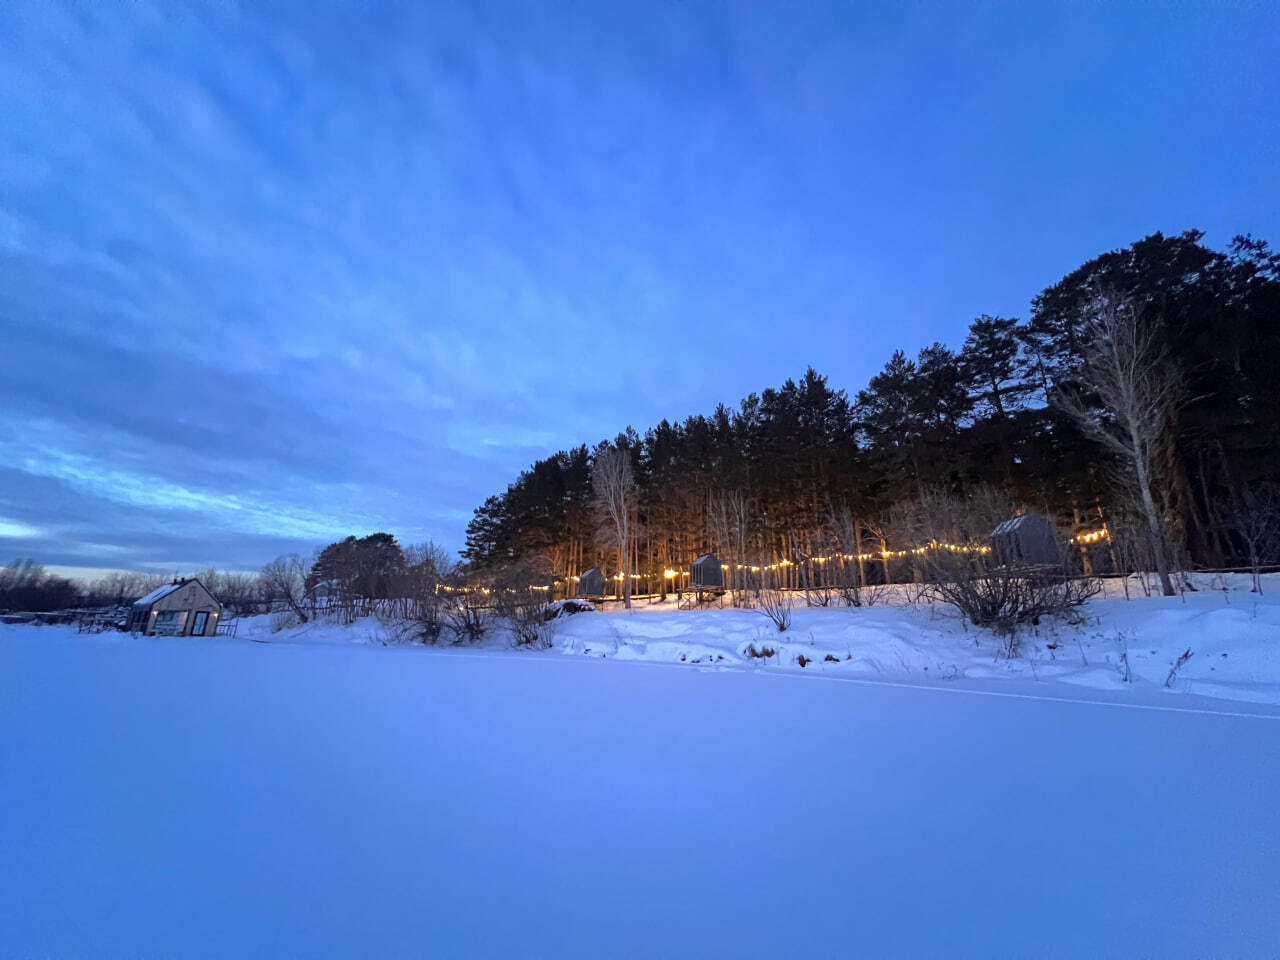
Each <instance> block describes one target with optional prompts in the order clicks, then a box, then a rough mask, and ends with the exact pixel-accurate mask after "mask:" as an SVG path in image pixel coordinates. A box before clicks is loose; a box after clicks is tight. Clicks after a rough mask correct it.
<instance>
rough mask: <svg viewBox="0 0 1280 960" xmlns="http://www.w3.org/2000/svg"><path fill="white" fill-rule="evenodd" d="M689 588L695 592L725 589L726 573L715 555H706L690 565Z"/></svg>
mask: <svg viewBox="0 0 1280 960" xmlns="http://www.w3.org/2000/svg"><path fill="white" fill-rule="evenodd" d="M689 586H690V587H691V588H692V589H694V590H723V589H724V571H723V570H722V569H721V568H720V560H719V558H718V557H716V555H715V554H714V553H704V554H703V555H702V556H700V557H699V558H698V559H697V560H695V561H693V563H691V564H689Z"/></svg>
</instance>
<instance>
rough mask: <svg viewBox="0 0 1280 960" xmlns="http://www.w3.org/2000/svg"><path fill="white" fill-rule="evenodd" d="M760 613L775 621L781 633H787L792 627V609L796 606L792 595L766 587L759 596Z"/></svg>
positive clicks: (774, 623)
mask: <svg viewBox="0 0 1280 960" xmlns="http://www.w3.org/2000/svg"><path fill="white" fill-rule="evenodd" d="M757 599H758V601H759V607H758V608H757V609H759V611H760V612H761V613H763V614H764V615H765V616H766V617H768V618H769V619H770V620H772V621H773V625H774V626H775V627H777V628H778V632H779V633H786V631H787V630H788V629H789V628H790V627H791V609H792V607H793V606H794V605H795V601H794V600H793V599H792V597H791V594H789V593H786V592H785V591H782V590H779V589H777V588H776V587H766V588H764V589H763V590H761V591H760V593H759V596H758V598H757Z"/></svg>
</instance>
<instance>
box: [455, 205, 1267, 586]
mask: <svg viewBox="0 0 1280 960" xmlns="http://www.w3.org/2000/svg"><path fill="white" fill-rule="evenodd" d="M1278 484H1280V255H1277V254H1276V253H1273V252H1272V251H1271V250H1270V249H1269V248H1268V246H1267V245H1266V244H1265V243H1263V242H1261V241H1257V240H1254V239H1252V238H1249V237H1237V238H1236V239H1235V240H1234V241H1233V242H1232V243H1231V245H1230V246H1229V248H1228V249H1226V250H1214V249H1212V248H1210V247H1208V246H1206V245H1205V244H1204V243H1203V234H1202V233H1201V232H1200V231H1197V230H1189V231H1186V232H1184V233H1182V234H1179V235H1176V236H1164V235H1162V234H1159V233H1157V234H1153V235H1151V236H1149V237H1146V238H1144V239H1142V240H1139V241H1138V242H1136V243H1133V244H1132V245H1130V246H1128V247H1126V248H1123V249H1120V250H1115V251H1112V252H1109V253H1104V254H1102V255H1100V256H1098V257H1095V258H1093V259H1091V260H1089V261H1088V262H1087V263H1085V264H1083V265H1081V266H1080V267H1078V268H1076V269H1075V270H1073V271H1071V272H1070V273H1068V274H1067V275H1066V276H1065V277H1063V278H1062V279H1061V280H1060V281H1058V282H1057V283H1055V284H1053V285H1052V286H1049V287H1047V288H1045V289H1044V290H1042V291H1041V292H1040V293H1039V294H1037V295H1036V296H1035V297H1034V299H1033V300H1032V301H1031V309H1030V313H1029V316H1028V317H1027V318H1026V319H1018V318H1013V317H995V316H985V315H984V316H981V317H978V318H977V319H976V320H974V321H973V322H972V324H971V325H970V327H969V329H968V333H967V336H966V337H965V339H964V341H963V343H961V344H960V345H959V347H958V349H953V348H951V347H949V346H947V345H945V344H943V343H933V344H931V345H929V346H927V347H925V348H924V349H922V350H920V351H919V352H918V353H917V354H916V355H915V356H914V357H912V356H909V355H908V354H907V353H906V352H905V351H903V350H898V351H896V352H895V353H894V354H893V356H892V357H890V358H889V360H888V362H887V363H886V364H885V366H884V368H883V369H882V370H881V371H880V372H879V373H877V374H876V375H875V376H874V377H872V378H871V381H870V382H869V383H868V384H867V386H866V387H865V388H863V389H861V390H859V391H857V393H856V394H854V395H852V396H851V395H849V394H848V393H847V392H846V391H845V390H842V389H837V388H835V387H833V386H832V385H830V384H829V383H828V381H827V379H826V378H825V377H824V376H821V375H820V374H819V373H818V372H817V371H815V370H814V369H812V368H810V369H808V370H807V371H806V372H805V373H804V375H803V376H802V377H800V378H799V379H798V380H788V381H786V382H785V383H784V384H782V386H781V387H779V388H776V389H773V388H770V389H766V390H764V391H762V392H760V393H758V394H756V393H753V394H751V395H749V396H748V397H746V398H745V399H744V400H742V401H741V403H740V404H739V405H738V406H737V407H736V408H730V407H728V406H725V405H720V406H719V407H717V408H716V410H715V411H714V412H713V413H712V414H710V415H709V416H707V415H694V416H690V417H688V418H686V419H685V420H683V421H681V422H675V423H673V422H669V421H667V420H663V421H662V422H660V423H658V424H657V425H655V426H653V427H651V428H649V429H648V430H646V431H645V432H644V433H643V434H639V433H638V432H636V431H635V430H633V429H631V428H627V429H626V430H625V431H624V432H622V433H620V434H619V435H618V436H616V437H615V438H613V439H611V440H607V441H604V442H602V443H599V444H597V445H596V446H594V447H588V446H586V445H583V446H579V447H576V448H574V449H570V450H562V451H559V452H557V453H555V454H554V455H552V456H550V457H547V458H545V459H542V460H539V461H538V462H536V463H534V464H533V465H532V466H530V467H529V468H528V469H527V470H525V471H523V472H522V473H521V474H520V475H519V476H518V477H517V478H516V479H515V481H514V482H513V483H511V484H510V485H509V486H508V487H507V489H506V490H505V491H504V492H502V493H500V494H497V495H494V496H491V497H489V498H488V499H487V500H485V502H484V503H483V504H481V505H480V506H479V507H478V508H477V509H476V511H475V515H474V517H473V519H472V520H471V522H470V523H469V524H468V527H467V534H466V547H465V549H464V551H463V557H464V558H465V560H466V561H467V563H468V566H469V569H470V570H471V571H472V572H473V574H478V575H485V574H488V573H494V572H497V571H502V570H504V569H509V568H510V567H512V565H523V566H525V567H527V568H529V569H530V570H533V571H536V573H537V575H538V576H541V577H545V578H548V579H551V580H560V581H562V582H563V583H566V584H567V583H572V581H573V578H574V577H575V576H577V575H578V574H580V573H581V572H582V571H583V570H584V569H585V568H587V567H591V566H601V567H603V568H606V569H607V570H608V571H610V573H611V575H613V576H615V577H617V576H619V575H620V576H621V578H622V581H623V584H622V585H623V586H624V588H626V589H629V588H630V587H631V585H632V583H633V581H642V582H644V583H647V584H650V585H652V584H655V583H656V584H658V585H659V586H661V585H662V584H663V582H664V579H669V577H668V578H664V576H663V574H664V572H665V571H668V570H671V569H672V568H676V569H679V568H682V567H685V566H686V565H687V564H688V563H689V562H690V561H691V560H692V559H693V558H694V557H696V556H698V555H699V554H701V553H704V552H707V551H712V552H716V553H717V554H719V555H720V556H721V557H722V558H724V557H731V558H732V565H733V567H734V569H735V570H737V569H738V568H739V567H742V568H744V569H751V568H752V567H753V566H762V565H767V566H768V567H769V568H771V569H775V570H779V571H781V570H783V569H791V570H794V571H795V572H794V573H792V574H790V575H792V576H796V577H799V576H801V575H802V574H801V573H800V572H799V571H802V570H806V569H807V570H810V571H812V570H813V569H815V567H814V566H813V560H814V559H815V558H821V557H830V556H832V555H833V553H834V554H835V555H837V556H839V557H840V558H842V562H843V560H844V559H847V558H850V557H857V558H866V557H876V556H880V557H884V556H886V555H888V554H893V553H895V551H902V550H903V549H904V548H914V547H915V546H917V544H918V543H919V540H918V539H917V538H919V537H920V536H921V535H923V534H926V533H932V534H934V535H933V536H930V537H929V538H928V540H929V541H935V540H937V541H941V540H947V539H950V540H972V541H982V540H985V538H986V535H987V534H988V533H989V528H988V529H981V524H985V523H986V522H988V520H989V519H990V515H991V511H990V503H991V501H992V498H993V495H994V496H996V499H998V500H999V501H1000V502H1001V503H1002V504H1004V505H1005V508H1006V509H1008V510H1026V509H1030V510H1035V511H1037V512H1041V513H1043V514H1045V515H1046V516H1048V517H1050V518H1052V519H1053V520H1054V521H1055V523H1056V524H1057V525H1058V527H1059V529H1060V530H1061V531H1062V532H1063V533H1064V534H1065V535H1066V536H1068V537H1070V536H1073V535H1080V536H1081V541H1080V546H1081V561H1082V562H1083V563H1084V564H1086V565H1087V566H1089V567H1090V568H1092V569H1098V568H1099V567H1111V568H1126V569H1134V568H1142V569H1149V570H1157V569H1158V570H1159V573H1160V575H1161V580H1162V585H1163V586H1164V589H1165V592H1170V590H1171V585H1170V584H1169V582H1168V579H1169V577H1170V575H1171V574H1170V571H1171V570H1172V569H1173V568H1175V567H1180V566H1181V567H1185V566H1189V565H1197V566H1201V567H1215V568H1222V567H1228V566H1248V565H1253V566H1254V567H1255V569H1256V567H1257V565H1258V564H1260V563H1262V562H1265V561H1278V560H1280V556H1278V555H1277V552H1278V551H1280V522H1278V510H1280V494H1278V492H1277V491H1278V489H1280V486H1278ZM940 498H941V499H946V500H948V501H950V503H951V506H949V507H947V508H945V509H938V508H937V504H938V503H939V501H940ZM979 502H981V503H982V504H984V505H986V506H985V508H984V509H982V510H975V511H970V514H969V516H970V519H969V520H968V521H967V522H966V521H964V520H963V519H962V520H960V521H957V522H954V523H953V524H952V525H951V526H950V528H947V529H943V528H940V527H939V526H938V525H937V524H930V523H929V522H928V517H924V518H923V520H922V516H921V514H922V511H923V513H925V514H929V515H930V516H937V515H939V514H946V515H948V516H949V517H952V518H954V517H956V516H961V517H963V516H964V511H963V510H960V511H958V512H957V510H956V509H954V507H955V505H956V504H959V505H961V506H963V505H965V504H978V503H979ZM930 505H932V506H930ZM974 517H980V518H981V519H980V520H978V519H973V518H974ZM1099 531H1104V532H1105V536H1103V535H1100V534H1099ZM858 565H859V570H858V576H859V578H860V579H867V580H869V579H874V578H877V577H879V578H882V579H884V578H893V577H896V576H898V575H899V573H898V572H896V571H894V570H893V569H891V567H890V564H889V563H888V562H887V561H886V562H884V563H882V564H876V563H870V564H868V563H864V562H862V560H861V559H860V560H859V564H858Z"/></svg>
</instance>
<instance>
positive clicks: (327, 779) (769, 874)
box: [0, 582, 1280, 957]
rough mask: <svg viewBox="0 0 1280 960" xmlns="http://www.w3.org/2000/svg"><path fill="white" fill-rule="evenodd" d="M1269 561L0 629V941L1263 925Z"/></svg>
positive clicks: (722, 937) (868, 933) (992, 939)
mask: <svg viewBox="0 0 1280 960" xmlns="http://www.w3.org/2000/svg"><path fill="white" fill-rule="evenodd" d="M1233 585H1235V586H1241V583H1235V584H1233ZM1267 586H1268V592H1266V593H1264V594H1262V595H1256V594H1251V593H1248V592H1247V589H1238V590H1235V591H1232V592H1230V593H1229V594H1227V595H1223V594H1222V593H1221V592H1220V591H1217V592H1214V591H1211V590H1209V589H1202V590H1200V591H1199V592H1197V593H1195V594H1189V595H1187V596H1186V597H1185V598H1173V599H1171V600H1164V599H1159V598H1150V599H1148V598H1143V599H1137V600H1133V601H1131V602H1126V601H1124V600H1123V599H1105V600H1098V601H1095V602H1094V603H1093V604H1092V605H1091V608H1090V617H1091V622H1090V623H1089V624H1086V625H1085V626H1084V627H1083V628H1080V629H1079V630H1075V629H1068V628H1059V629H1058V630H1056V631H1052V630H1049V629H1048V628H1047V627H1046V628H1044V629H1042V630H1041V633H1040V635H1039V636H1038V637H1031V638H1029V646H1028V647H1027V654H1028V656H1027V658H1026V659H1024V660H1020V661H1007V660H1002V659H998V658H997V657H996V655H995V650H996V643H995V641H994V640H993V639H992V638H990V637H987V636H983V635H979V634H975V633H974V632H973V631H972V630H969V631H966V630H965V629H964V628H963V627H962V626H961V625H959V624H958V623H957V622H955V621H954V620H953V619H950V618H948V617H947V616H945V615H944V614H943V612H942V611H940V610H930V609H929V608H927V607H905V606H888V605H883V606H876V607H872V608H870V609H865V608H864V609H858V610H797V611H796V614H795V623H794V625H793V627H792V629H791V630H790V631H789V632H788V633H787V634H784V635H779V634H778V633H777V632H776V631H775V630H774V628H773V626H772V625H771V624H770V623H769V622H768V621H767V620H765V619H764V618H763V617H762V616H761V615H760V614H758V613H753V612H751V611H734V610H696V611H674V610H672V609H670V608H669V607H668V608H666V609H661V608H658V607H656V606H655V607H647V606H645V605H640V606H638V607H637V609H636V612H634V613H633V614H630V615H628V614H625V613H621V612H616V613H615V612H609V613H587V614H579V615H577V616H575V617H572V618H570V619H568V620H566V621H564V622H563V623H562V624H561V625H560V628H559V631H558V633H557V635H556V646H555V648H554V649H553V650H551V651H541V652H511V651H504V650H501V649H498V648H499V647H501V646H502V645H503V641H502V640H501V639H500V638H498V637H496V636H495V637H494V638H492V639H491V641H490V642H489V644H488V646H489V649H484V650H480V651H471V650H458V649H446V650H429V649H424V648H422V647H418V646H414V647H408V646H404V645H400V644H396V643H395V642H393V641H394V637H395V635H396V630H395V628H394V627H393V626H389V625H380V624H376V623H373V622H362V623H358V624H356V625H355V626H353V627H350V628H342V627H331V626H326V625H311V626H309V627H304V628H299V629H296V630H291V631H286V632H283V633H276V634H272V633H271V632H270V630H269V625H268V623H267V621H266V620H265V618H264V619H262V620H259V621H246V622H245V623H244V624H242V629H241V631H240V635H239V636H238V637H236V638H235V639H223V638H216V639H215V638H210V639H186V640H179V639H172V638H130V637H128V636H124V635H120V634H104V635H99V636H86V635H77V634H75V633H73V632H70V631H68V630H64V629H62V628H56V627H0V778H2V780H0V787H2V789H3V798H4V799H3V804H2V805H0V862H2V863H3V868H2V869H0V956H28V955H36V956H46V955H51V956H125V955H127V956H139V955H147V956H190V955H217V956H250V955H258V956H276V955H281V954H284V955H305V956H318V955H348V956H350V955H361V956H385V955H436V956H459V955H467V956H490V957H498V956H500V957H514V956H521V957H523V956H590V957H600V956H611V957H612V956H690V957H694V956H696V957H705V956H760V957H781V956H788V957H791V956H857V955H875V956H885V955H900V956H922V955H932V956H940V955H946V956H1036V957H1044V956H1161V957H1168V956H1188V957H1192V956H1196V957H1204V956H1213V957H1235V956H1259V957H1272V956H1277V955H1280V805H1278V804H1277V797H1280V709H1277V707H1276V706H1275V705H1276V704H1278V703H1280V693H1278V691H1280V667H1278V665H1277V659H1276V655H1275V650H1276V648H1277V647H1280V582H1270V583H1268V585H1267ZM1273 596H1275V597H1276V598H1277V599H1272V598H1273ZM1120 634H1123V635H1124V636H1125V638H1126V640H1125V644H1124V645H1123V646H1122V644H1121V642H1120V640H1119V639H1117V637H1118V635H1120ZM255 638H256V639H262V640H270V641H271V642H270V643H254V642H251V641H252V640H253V639H255ZM383 641H388V642H389V646H387V647H385V648H384V647H383V646H382V642H383ZM1055 641H1056V642H1057V649H1056V650H1052V651H1051V650H1049V649H1047V646H1046V645H1047V644H1049V643H1053V642H1055ZM751 643H754V644H755V645H756V646H757V648H759V647H760V646H761V645H763V644H766V643H767V644H768V645H769V646H771V647H773V648H775V650H776V653H775V656H774V657H772V658H767V659H765V660H755V659H752V658H748V657H746V656H744V654H743V652H742V651H743V648H744V647H746V646H747V645H748V644H751ZM1124 646H1127V650H1128V654H1129V659H1130V662H1131V664H1132V673H1133V682H1131V683H1127V684H1126V683H1124V682H1123V680H1122V679H1121V677H1120V668H1119V666H1118V658H1119V653H1120V652H1121V651H1122V649H1123V647H1124ZM1188 646H1189V647H1191V648H1192V649H1193V651H1194V655H1193V657H1192V658H1191V660H1190V661H1189V662H1188V663H1187V664H1186V666H1185V667H1183V668H1182V670H1181V671H1180V672H1179V675H1178V678H1177V679H1176V680H1175V681H1174V684H1173V687H1172V689H1171V690H1167V689H1166V688H1165V687H1164V680H1165V677H1166V675H1167V673H1168V670H1169V666H1170V664H1171V662H1172V660H1173V659H1174V658H1176V656H1177V654H1178V653H1180V652H1181V651H1182V649H1185V648H1186V647H1188ZM801 653H803V654H804V655H805V656H806V657H811V658H812V659H813V660H814V662H812V663H809V664H808V665H807V666H805V667H800V666H799V664H798V663H797V662H795V658H796V657H797V656H798V655H800V654H801ZM828 653H830V654H831V655H832V657H833V661H830V662H829V661H827V660H825V656H826V655H827V654H828ZM815 654H816V656H815ZM1223 654H1225V656H1223ZM602 658H603V659H602ZM682 658H683V662H681V659H682ZM625 660H641V661H650V662H648V663H630V662H614V661H625ZM695 661H699V662H696V663H695ZM1086 661H1087V663H1086ZM660 664H662V665H660ZM926 668H927V669H926ZM832 680H837V681H838V680H844V681H854V682H831V681H832ZM991 694H997V695H994V696H993V695H991Z"/></svg>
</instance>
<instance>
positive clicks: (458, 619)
mask: <svg viewBox="0 0 1280 960" xmlns="http://www.w3.org/2000/svg"><path fill="white" fill-rule="evenodd" d="M488 620H489V618H488V615H487V611H486V597H485V595H484V594H483V593H481V592H480V590H479V589H471V590H467V591H465V592H463V593H461V594H459V595H458V596H456V598H455V600H454V603H453V605H452V606H450V607H448V608H447V610H446V611H445V614H444V621H445V624H446V625H447V626H448V627H449V629H450V630H451V631H452V632H453V639H454V642H455V643H475V642H476V641H478V640H479V639H480V638H481V637H483V636H484V633H485V630H487V629H488V627H489V622H488Z"/></svg>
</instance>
